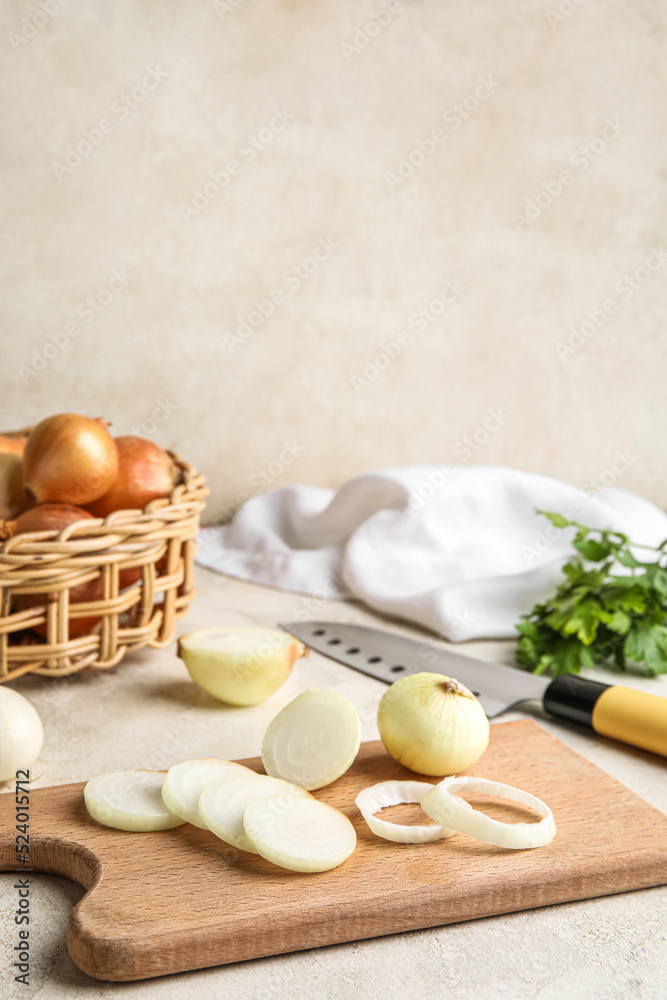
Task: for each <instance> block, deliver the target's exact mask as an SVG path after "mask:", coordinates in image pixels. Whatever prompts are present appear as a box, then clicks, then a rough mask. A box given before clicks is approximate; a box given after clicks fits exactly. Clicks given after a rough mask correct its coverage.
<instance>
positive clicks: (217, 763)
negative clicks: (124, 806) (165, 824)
mask: <svg viewBox="0 0 667 1000" xmlns="http://www.w3.org/2000/svg"><path fill="white" fill-rule="evenodd" d="M239 771H242V772H244V773H245V774H254V773H255V772H254V771H251V770H250V768H248V767H244V766H243V764H235V763H234V762H233V761H229V760H214V759H212V758H211V759H202V760H186V761H184V762H183V763H182V764H176V765H175V766H174V767H170V768H169V770H168V771H167V777H166V778H165V779H164V784H163V786H162V798H163V799H164V803H165V805H166V806H167V808H168V809H171V811H172V812H173V813H175V814H176V815H177V816H180V817H181V819H183V820H185V822H186V823H192V825H193V826H198V827H200V828H201V829H202V830H208V827H207V826H206V824H205V823H204V821H203V819H202V818H201V816H200V814H199V797H200V795H201V793H202V792H203V791H204V789H205V788H206V786H207V785H210V784H211V782H212V781H215V779H216V778H222V777H223V775H227V774H236V773H237V772H239Z"/></svg>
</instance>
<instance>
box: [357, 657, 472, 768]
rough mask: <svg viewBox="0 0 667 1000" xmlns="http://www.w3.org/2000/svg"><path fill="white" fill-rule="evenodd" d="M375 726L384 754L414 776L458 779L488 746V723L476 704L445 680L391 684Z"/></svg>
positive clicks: (432, 677) (425, 677)
mask: <svg viewBox="0 0 667 1000" xmlns="http://www.w3.org/2000/svg"><path fill="white" fill-rule="evenodd" d="M377 721H378V729H379V731H380V739H381V740H382V742H383V743H384V746H385V749H386V750H387V751H388V752H389V753H390V754H391V756H392V757H393V758H394V760H396V761H398V763H399V764H402V765H403V767H407V768H408V769H409V770H411V771H416V772H417V773H418V774H428V775H433V776H440V777H442V776H443V775H450V774H459V772H461V771H463V770H464V769H465V768H466V767H470V766H471V765H472V764H474V763H475V762H476V761H477V760H479V758H480V757H481V756H482V754H483V753H484V751H485V750H486V748H487V746H488V744H489V720H488V719H487V717H486V714H485V712H484V709H483V708H482V706H481V705H480V703H479V701H478V700H477V698H476V697H475V696H474V695H473V693H472V692H471V691H469V690H468V688H466V687H464V686H463V684H460V683H459V682H458V681H456V680H452V678H449V677H445V676H444V674H433V673H427V672H424V673H420V674H411V675H410V676H408V677H402V678H401V680H400V681H396V683H395V684H392V685H391V687H390V688H388V689H387V691H385V693H384V695H383V696H382V700H381V701H380V707H379V709H378V719H377Z"/></svg>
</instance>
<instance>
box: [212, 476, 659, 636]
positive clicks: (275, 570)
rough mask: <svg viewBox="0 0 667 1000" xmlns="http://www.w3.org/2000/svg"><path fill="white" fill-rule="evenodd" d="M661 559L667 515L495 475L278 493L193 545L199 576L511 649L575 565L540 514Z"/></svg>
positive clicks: (566, 542)
mask: <svg viewBox="0 0 667 1000" xmlns="http://www.w3.org/2000/svg"><path fill="white" fill-rule="evenodd" d="M535 508H539V509H542V510H554V511H558V512H560V513H562V514H565V515H566V516H567V517H570V518H572V519H574V520H577V521H580V522H582V523H583V524H587V525H591V526H592V527H598V528H613V529H616V530H619V531H623V532H625V533H626V534H627V535H628V536H629V537H630V538H631V539H632V540H633V541H635V542H642V543H645V544H648V545H657V544H659V543H660V542H662V541H663V539H664V538H665V537H667V515H666V514H665V513H664V512H663V511H661V510H660V509H659V508H658V507H655V506H654V505H653V504H652V503H650V502H649V501H647V500H644V499H642V498H641V497H639V496H636V495H634V494H632V493H628V492H626V491H625V490H621V489H618V488H616V487H607V488H605V489H602V490H600V491H598V492H597V493H595V494H591V493H587V492H585V491H584V490H581V489H578V488H577V487H574V486H570V485H568V484H567V483H562V482H559V481H558V480H556V479H551V478H549V477H548V476H541V475H536V474H534V473H530V472H521V471H519V470H517V469H509V468H502V467H495V466H476V467H475V466H459V467H457V466H442V467H440V466H419V467H412V468H403V469H386V470H383V471H380V472H370V473H366V474H364V475H360V476H355V477H354V478H353V479H349V480H348V481H347V482H345V483H344V484H343V485H342V486H341V487H340V489H338V490H336V491H334V490H329V489H322V488H320V487H315V486H304V485H290V486H282V487H280V488H278V489H275V490H271V491H269V492H267V493H263V494H260V495H258V496H255V497H253V498H252V499H250V500H248V501H247V502H246V503H245V504H244V505H243V506H242V507H241V508H240V509H239V510H238V511H237V513H236V515H235V516H234V518H233V520H232V521H231V522H230V523H229V524H227V525H224V526H222V527H213V528H204V529H202V531H201V532H200V534H199V543H200V549H199V554H198V556H197V562H198V563H200V564H201V565H203V566H208V567H209V568H211V569H215V570H218V571H219V572H221V573H225V574H227V575H228V576H234V577H239V578H240V579H243V580H253V581H256V582H258V583H264V584H269V585H270V586H273V587H279V588H282V589H284V590H292V591H297V592H300V593H304V594H312V595H315V596H317V597H323V598H324V597H332V598H341V597H342V598H345V597H354V598H357V599H359V600H361V601H364V602H365V603H366V604H368V605H369V606H370V607H371V608H374V609H375V610H377V611H380V612H383V613H384V614H387V615H391V616H394V617H398V618H404V619H407V620H408V621H413V622H417V623H418V624H420V625H423V626H425V627H426V628H428V629H431V630H432V631H433V632H436V633H438V634H439V635H441V636H443V637H444V638H445V639H448V640H449V641H452V642H456V641H462V640H465V639H478V638H507V637H512V636H514V635H515V634H516V633H515V630H514V625H515V623H516V622H517V621H518V619H519V617H520V615H521V614H522V613H524V612H526V611H529V610H530V608H531V607H532V605H533V604H534V603H535V602H536V601H538V600H542V599H544V598H545V597H546V596H547V595H549V594H550V593H551V592H552V591H553V590H554V588H555V587H556V585H557V584H558V582H559V580H560V579H561V572H560V570H561V567H562V565H563V563H564V562H565V561H566V559H567V558H568V557H569V556H570V555H571V554H572V552H573V550H572V545H571V542H572V537H573V533H574V529H567V530H566V531H560V530H557V529H556V528H553V527H552V525H551V524H550V523H549V522H548V521H547V520H546V518H544V517H541V516H539V515H537V514H536V513H535Z"/></svg>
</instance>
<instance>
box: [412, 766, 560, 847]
mask: <svg viewBox="0 0 667 1000" xmlns="http://www.w3.org/2000/svg"><path fill="white" fill-rule="evenodd" d="M464 788H465V789H466V791H468V792H479V793H481V794H482V795H497V796H498V797H499V798H501V799H510V801H512V802H519V803H520V804H521V805H524V806H530V808H531V809H534V810H535V812H537V813H539V815H540V816H542V819H541V820H540V822H539V823H502V822H501V821H500V820H497V819H491V817H490V816H487V815H486V814H485V813H483V812H480V811H479V810H477V809H473V807H472V806H471V805H470V803H469V802H466V800H465V799H462V798H461V797H460V796H458V795H455V794H454V792H458V791H461V790H462V789H464ZM422 809H423V810H424V812H425V813H426V814H427V815H428V816H430V817H431V819H434V820H435V821H436V823H443V824H445V823H446V824H447V825H448V826H450V827H452V829H453V830H457V831H458V832H460V833H466V834H467V835H468V836H469V837H474V838H475V840H480V841H482V843H484V844H493V845H494V846H495V847H510V848H513V849H514V850H521V849H523V848H530V847H544V846H545V845H546V844H549V843H551V841H552V840H553V839H554V837H555V835H556V824H555V822H554V817H553V813H552V812H551V809H550V808H549V806H548V805H546V803H544V802H542V800H541V799H538V798H536V796H534V795H531V794H530V793H529V792H524V791H523V790H522V789H521V788H514V787H513V786H512V785H504V784H502V782H500V781H489V780H488V779H486V778H474V777H465V776H462V777H460V778H445V780H444V781H441V782H440V783H439V784H438V785H436V786H435V788H433V789H432V790H431V791H430V792H427V793H426V795H425V796H424V798H423V799H422Z"/></svg>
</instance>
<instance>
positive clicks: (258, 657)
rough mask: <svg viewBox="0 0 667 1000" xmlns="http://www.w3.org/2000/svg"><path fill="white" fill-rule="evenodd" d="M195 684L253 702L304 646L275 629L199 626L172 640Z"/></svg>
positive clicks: (281, 677)
mask: <svg viewBox="0 0 667 1000" xmlns="http://www.w3.org/2000/svg"><path fill="white" fill-rule="evenodd" d="M178 655H179V656H180V657H181V659H182V660H183V662H184V663H185V665H186V667H187V668H188V672H189V674H190V676H191V677H192V679H193V681H194V682H195V684H198V685H199V687H201V688H203V689H204V691H208V693H209V694H212V695H213V696H214V698H219V699H220V701H225V702H227V703H228V704H229V705H258V704H259V702H261V701H264V700H265V699H266V698H268V697H269V695H271V694H273V692H274V691H275V690H277V688H279V687H280V685H281V684H282V683H283V682H284V681H285V680H287V678H288V677H289V674H290V671H291V670H292V664H293V663H294V661H295V660H298V659H299V657H301V656H307V655H308V650H307V648H306V647H305V646H304V645H303V643H301V642H299V640H298V639H295V638H294V636H291V635H288V634H287V632H281V631H279V630H278V629H271V628H255V627H248V626H245V627H244V626H239V625H230V626H220V627H218V628H202V629H198V630H197V631H196V632H191V633H190V635H184V636H182V637H181V638H180V639H179V640H178Z"/></svg>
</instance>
